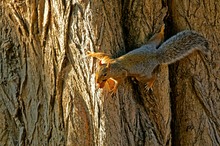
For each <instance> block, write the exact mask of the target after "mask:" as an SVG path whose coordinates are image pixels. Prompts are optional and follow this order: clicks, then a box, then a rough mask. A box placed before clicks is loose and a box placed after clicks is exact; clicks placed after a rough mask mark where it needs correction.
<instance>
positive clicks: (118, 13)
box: [0, 0, 220, 146]
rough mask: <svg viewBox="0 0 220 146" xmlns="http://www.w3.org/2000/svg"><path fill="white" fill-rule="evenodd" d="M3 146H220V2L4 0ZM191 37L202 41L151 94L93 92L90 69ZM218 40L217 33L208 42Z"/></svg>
mask: <svg viewBox="0 0 220 146" xmlns="http://www.w3.org/2000/svg"><path fill="white" fill-rule="evenodd" d="M0 7H1V12H0V20H1V21H0V29H1V33H0V34H1V35H0V145H79V146H81V145H146V146H148V145H152V146H156V145H220V130H219V129H220V128H219V127H220V125H219V123H220V122H219V121H220V119H219V116H218V115H219V114H220V111H219V108H218V107H219V104H220V103H219V100H218V99H219V98H220V80H219V75H220V73H219V68H220V61H219V58H218V56H219V54H220V51H219V49H218V46H219V43H218V40H219V39H220V38H219V37H220V35H219V33H217V32H218V30H219V29H218V28H219V21H218V20H219V18H218V17H219V15H218V14H219V11H220V3H219V2H216V1H214V0H210V1H209V2H205V1H201V0H199V1H186V2H182V1H180V0H173V1H161V0H136V1H135V0H133V1H132V0H127V1H120V0H111V1H104V0H103V1H99V0H95V1H89V0H81V1H77V0H70V1H63V0H48V1H45V0H39V1H30V0H26V1H21V0H20V1H11V0H7V1H3V2H1V5H0ZM164 23H165V24H166V39H167V38H169V37H170V36H172V35H174V34H176V33H177V32H179V31H181V30H184V29H192V30H196V31H197V32H199V33H201V34H202V35H203V36H204V37H206V38H207V39H208V40H209V46H210V55H209V56H208V57H204V56H203V55H202V54H201V53H199V52H195V53H192V54H191V55H190V56H188V57H186V58H184V59H182V60H181V61H178V62H177V63H174V64H173V65H170V66H169V67H168V66H167V65H161V66H160V67H159V68H158V74H157V80H156V82H155V84H154V86H153V91H152V92H146V91H145V85H143V84H141V83H138V82H135V81H133V80H132V79H131V78H127V79H126V80H125V81H124V82H123V83H122V85H120V86H119V89H118V91H117V92H116V94H115V95H111V94H110V93H108V91H107V90H106V89H105V88H104V89H97V88H96V85H95V71H96V68H97V65H96V60H95V59H92V58H87V57H86V52H87V51H101V52H106V53H109V54H111V55H113V57H118V56H121V55H123V54H125V53H126V52H128V51H130V50H133V49H135V48H137V47H140V46H142V45H144V44H145V43H146V42H147V41H148V39H149V38H150V37H151V36H152V35H153V34H154V33H156V32H158V31H159V30H160V28H161V26H162V25H163V24H164ZM213 32H215V33H213Z"/></svg>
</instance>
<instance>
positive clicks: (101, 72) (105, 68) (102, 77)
mask: <svg viewBox="0 0 220 146" xmlns="http://www.w3.org/2000/svg"><path fill="white" fill-rule="evenodd" d="M109 70H110V69H109V64H101V63H100V64H99V67H98V69H97V72H96V83H97V84H98V87H99V88H103V87H104V86H105V83H106V81H107V80H108V79H109V78H110V76H109Z"/></svg>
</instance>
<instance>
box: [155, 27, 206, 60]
mask: <svg viewBox="0 0 220 146" xmlns="http://www.w3.org/2000/svg"><path fill="white" fill-rule="evenodd" d="M195 50H200V51H201V52H203V53H204V54H206V53H208V52H209V48H208V41H207V40H206V39H205V38H204V37H203V36H201V35H200V34H198V33H196V32H195V31H191V30H185V31H182V32H180V33H178V34H176V35H175V36H173V37H171V38H170V39H168V40H167V41H166V42H164V43H163V44H162V45H161V46H160V47H159V48H158V50H157V55H158V60H159V62H160V63H165V64H170V63H173V62H175V61H177V60H180V59H182V58H183V57H185V56H187V55H189V54H190V53H192V52H193V51H195Z"/></svg>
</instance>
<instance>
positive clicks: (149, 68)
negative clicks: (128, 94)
mask: <svg viewBox="0 0 220 146" xmlns="http://www.w3.org/2000/svg"><path fill="white" fill-rule="evenodd" d="M164 27H165V26H164V25H163V26H162V27H161V30H160V32H159V33H156V34H155V35H153V37H151V38H150V40H149V41H148V43H147V44H146V45H143V46H141V47H140V48H137V49H134V50H132V51H130V52H128V53H127V54H125V55H122V56H120V57H118V58H112V56H111V55H108V54H106V53H101V52H98V53H95V52H88V54H87V55H88V56H91V57H95V58H97V59H99V60H100V62H99V67H98V69H97V72H96V83H97V84H98V87H99V88H103V87H104V86H105V83H106V82H108V83H109V84H111V85H110V88H111V91H112V92H114V93H115V92H116V90H117V88H118V85H119V84H120V82H121V81H122V80H124V79H125V78H126V77H128V76H131V77H134V78H136V79H137V80H138V81H139V82H143V83H147V87H148V88H149V89H152V86H153V83H154V81H155V79H156V75H155V73H154V70H155V68H156V67H157V66H158V65H160V64H171V63H174V62H176V61H177V60H180V59H182V58H184V57H186V56H187V55H189V54H190V53H192V52H193V51H196V50H199V51H201V52H203V53H205V54H206V53H207V52H208V51H209V48H208V41H207V40H206V39H205V38H204V37H203V36H202V35H200V34H198V33H197V32H195V31H192V30H184V31H182V32H179V33H177V34H176V35H174V36H172V37H171V38H169V39H168V40H166V41H165V42H164V43H162V41H163V40H164ZM161 43H162V44H161ZM112 83H115V84H114V85H112Z"/></svg>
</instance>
